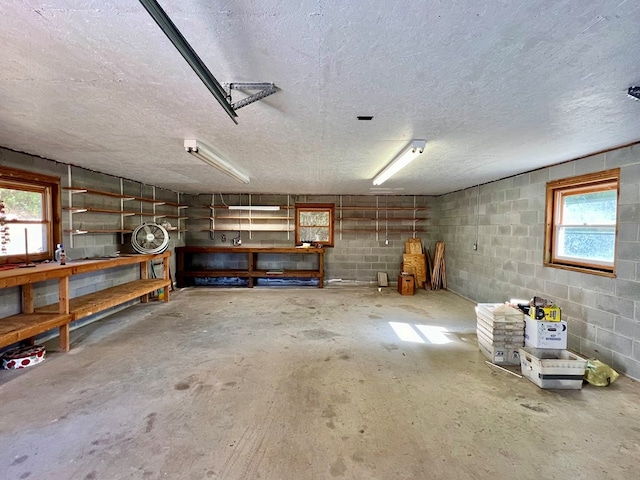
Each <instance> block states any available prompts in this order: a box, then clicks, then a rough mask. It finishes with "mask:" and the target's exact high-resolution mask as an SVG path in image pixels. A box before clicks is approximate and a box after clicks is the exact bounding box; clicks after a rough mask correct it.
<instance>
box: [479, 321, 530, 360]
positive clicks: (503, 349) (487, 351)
mask: <svg viewBox="0 0 640 480" xmlns="http://www.w3.org/2000/svg"><path fill="white" fill-rule="evenodd" d="M476 333H477V335H478V348H479V349H480V351H481V352H482V354H483V355H484V356H485V357H487V358H488V359H489V361H490V362H492V363H501V364H504V365H520V352H519V350H520V348H521V347H522V345H524V342H523V341H519V342H513V343H512V342H494V341H492V340H491V339H490V338H489V337H487V336H486V335H484V333H483V332H482V331H481V330H480V329H477V330H476Z"/></svg>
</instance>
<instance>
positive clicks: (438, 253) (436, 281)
mask: <svg viewBox="0 0 640 480" xmlns="http://www.w3.org/2000/svg"><path fill="white" fill-rule="evenodd" d="M441 288H444V289H446V288H447V271H446V269H445V263H444V242H442V241H438V242H436V249H435V253H434V256H433V272H432V273H431V290H440V289H441Z"/></svg>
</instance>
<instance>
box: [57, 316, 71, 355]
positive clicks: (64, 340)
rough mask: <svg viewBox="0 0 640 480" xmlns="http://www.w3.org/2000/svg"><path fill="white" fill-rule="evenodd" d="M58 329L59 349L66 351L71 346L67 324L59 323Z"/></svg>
mask: <svg viewBox="0 0 640 480" xmlns="http://www.w3.org/2000/svg"><path fill="white" fill-rule="evenodd" d="M58 330H59V331H60V333H59V337H60V350H62V351H63V352H68V351H69V349H70V348H71V343H70V342H69V324H68V323H66V324H64V325H60V328H59V329H58Z"/></svg>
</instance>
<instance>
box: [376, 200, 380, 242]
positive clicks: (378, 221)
mask: <svg viewBox="0 0 640 480" xmlns="http://www.w3.org/2000/svg"><path fill="white" fill-rule="evenodd" d="M379 199H380V197H378V195H376V242H379V241H380V204H379Z"/></svg>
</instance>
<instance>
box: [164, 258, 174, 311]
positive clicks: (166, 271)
mask: <svg viewBox="0 0 640 480" xmlns="http://www.w3.org/2000/svg"><path fill="white" fill-rule="evenodd" d="M162 278H164V279H165V280H169V286H167V287H165V289H164V303H169V295H170V293H169V292H170V291H171V287H172V285H171V275H169V257H164V258H163V259H162Z"/></svg>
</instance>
